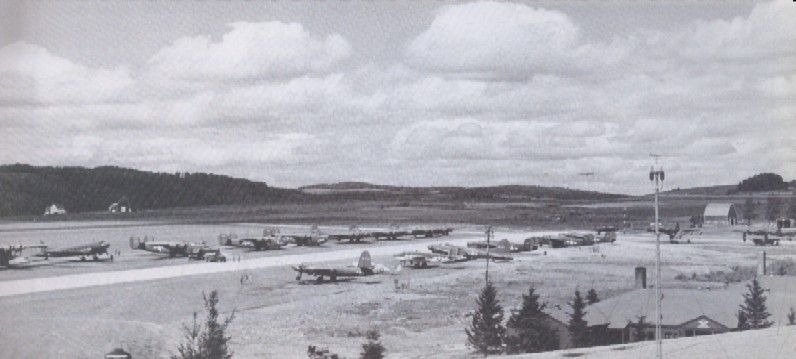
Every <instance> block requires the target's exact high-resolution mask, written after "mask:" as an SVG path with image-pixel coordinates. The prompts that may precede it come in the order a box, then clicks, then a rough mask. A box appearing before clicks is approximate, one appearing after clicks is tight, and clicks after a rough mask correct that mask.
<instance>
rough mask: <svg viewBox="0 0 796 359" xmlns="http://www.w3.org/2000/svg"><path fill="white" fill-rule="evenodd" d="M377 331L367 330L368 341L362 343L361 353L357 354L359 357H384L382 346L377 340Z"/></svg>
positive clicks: (375, 358) (361, 358)
mask: <svg viewBox="0 0 796 359" xmlns="http://www.w3.org/2000/svg"><path fill="white" fill-rule="evenodd" d="M379 337H380V335H379V331H378V330H369V331H368V334H367V338H368V342H367V343H365V344H362V353H361V354H360V355H359V358H360V359H382V358H384V352H385V349H384V346H383V345H381V342H380V341H379Z"/></svg>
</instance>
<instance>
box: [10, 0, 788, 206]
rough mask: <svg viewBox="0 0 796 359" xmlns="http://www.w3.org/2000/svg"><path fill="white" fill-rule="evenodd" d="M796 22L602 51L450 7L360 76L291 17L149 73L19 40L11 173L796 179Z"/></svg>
mask: <svg viewBox="0 0 796 359" xmlns="http://www.w3.org/2000/svg"><path fill="white" fill-rule="evenodd" d="M792 18H794V16H793V7H792V6H791V5H790V4H789V3H783V2H777V3H762V4H757V5H756V6H755V8H754V10H753V11H752V12H751V13H750V14H748V15H747V16H743V17H738V18H735V19H732V20H712V19H706V20H704V21H701V22H696V23H693V24H690V25H687V26H684V27H681V28H678V29H674V30H668V31H661V30H655V31H648V30H645V31H636V30H630V31H628V32H623V33H619V34H615V35H614V36H613V37H612V38H611V39H610V41H595V40H593V39H590V37H587V36H583V34H581V31H582V30H580V27H579V26H578V24H577V23H576V22H575V21H574V20H573V19H572V18H570V17H569V16H567V15H565V14H564V13H561V12H558V11H550V10H544V9H538V8H532V7H529V6H526V5H519V4H511V3H493V2H484V3H469V4H461V5H447V6H444V7H443V8H442V9H441V10H440V11H439V12H438V13H437V14H436V18H434V19H433V20H432V21H431V22H430V24H429V27H428V28H427V29H425V31H421V32H418V34H416V35H417V36H416V37H414V38H413V39H409V41H408V42H406V43H403V44H398V43H397V44H395V46H401V45H406V48H405V54H404V55H405V58H403V59H396V61H395V62H394V63H384V64H370V63H355V64H353V65H354V66H353V67H352V68H351V66H348V65H349V61H350V62H354V61H355V60H357V59H358V58H357V56H351V51H352V50H351V46H350V45H349V44H348V41H347V40H345V39H343V38H341V37H340V36H339V35H336V34H332V35H321V34H315V33H310V32H309V31H307V30H306V29H305V27H304V26H302V25H300V24H287V23H281V22H267V23H235V24H232V25H231V27H230V29H229V31H228V32H227V33H226V34H224V35H223V36H221V37H220V38H218V39H213V38H211V37H210V36H209V35H208V36H197V37H190V38H183V39H178V40H176V41H175V42H174V43H173V44H172V45H169V46H167V47H165V48H162V49H161V50H160V51H157V52H156V53H155V54H154V55H153V56H152V57H151V60H150V61H149V62H148V63H146V64H143V66H142V67H141V68H140V70H137V72H136V73H134V74H131V73H129V72H128V71H127V70H126V69H125V67H124V66H120V67H118V68H116V69H92V68H89V67H87V66H84V65H80V64H77V63H74V62H72V61H70V60H67V59H64V58H60V57H58V56H56V55H53V54H51V53H50V52H48V51H47V50H45V49H44V48H41V47H38V46H36V45H29V44H26V43H18V44H15V45H12V46H10V47H7V48H4V49H2V50H0V54H3V56H0V81H2V83H3V84H8V85H11V86H4V87H3V88H0V101H2V103H0V120H1V121H2V122H0V138H3V139H9V138H10V139H12V140H11V141H4V142H3V143H0V162H17V161H22V162H33V163H37V164H83V165H101V164H118V165H127V166H133V167H140V168H144V169H154V170H168V171H184V170H188V171H216V172H222V173H228V174H232V175H245V176H250V177H253V178H258V179H265V180H268V181H273V180H275V179H276V180H277V182H275V184H279V185H300V184H308V183H312V182H330V181H339V180H370V181H374V182H382V183H398V184H406V185H429V184H446V185H475V184H477V185H489V184H497V183H530V184H533V183H538V184H545V185H569V186H581V187H583V186H589V187H591V188H595V189H603V190H612V191H619V192H623V191H630V192H642V191H647V190H649V188H647V187H648V186H647V183H646V182H645V181H643V176H641V177H638V173H636V172H638V171H641V173H642V174H643V172H644V171H645V170H646V168H648V166H649V157H648V153H650V152H655V153H668V154H672V155H676V156H677V157H673V158H672V159H671V160H665V161H669V163H667V166H669V165H670V167H669V168H672V170H676V171H677V172H673V173H672V174H671V176H672V177H671V178H672V182H671V183H672V185H673V186H681V187H687V186H689V185H706V184H714V183H717V182H721V183H731V182H734V181H737V180H738V179H740V177H743V176H747V175H751V174H754V173H755V172H759V171H777V172H780V173H782V174H783V175H784V176H785V177H787V178H792V177H796V172H794V171H796V147H794V146H796V145H794V144H793V141H792V139H791V138H790V137H792V136H791V135H790V134H791V133H793V132H794V131H796V121H793V119H794V116H796V106H794V105H793V104H794V103H796V78H795V77H794V73H795V71H796V61H793V60H794V59H796V48H795V47H793V46H789V45H784V44H791V43H796V35H795V34H796V31H789V30H793V29H792V27H793V26H794V25H793V22H792V21H790V19H792ZM774 30H776V31H774ZM360 40H361V39H360ZM366 45H367V44H366V43H365V44H359V43H358V44H357V47H359V46H366ZM359 61H362V60H361V59H359ZM130 65H134V64H130ZM120 100H123V101H120ZM7 104H11V105H7ZM22 104H46V105H47V106H22ZM51 143H58V144H59V146H58V147H52V146H49V144H51ZM583 171H595V172H597V173H598V176H595V177H594V178H593V179H591V180H590V181H591V182H589V183H588V184H584V183H583V179H581V178H577V177H576V176H574V174H576V173H578V172H583ZM407 173H409V174H410V175H406V174H407ZM637 177H638V178H637ZM675 182H676V183H675Z"/></svg>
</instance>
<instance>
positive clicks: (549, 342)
mask: <svg viewBox="0 0 796 359" xmlns="http://www.w3.org/2000/svg"><path fill="white" fill-rule="evenodd" d="M545 306H546V305H545V304H540V303H539V295H537V294H536V293H535V292H534V288H533V286H531V287H530V288H529V289H528V295H523V296H522V307H520V310H519V311H517V312H516V313H514V314H512V315H511V317H510V318H509V321H508V323H507V324H506V327H507V328H508V331H509V332H510V333H511V334H510V335H509V336H507V337H506V351H507V352H508V353H509V354H516V353H539V352H545V351H550V350H556V349H558V334H557V333H556V331H555V329H553V328H551V327H550V326H549V325H548V324H547V322H546V320H547V314H545V313H544V308H545Z"/></svg>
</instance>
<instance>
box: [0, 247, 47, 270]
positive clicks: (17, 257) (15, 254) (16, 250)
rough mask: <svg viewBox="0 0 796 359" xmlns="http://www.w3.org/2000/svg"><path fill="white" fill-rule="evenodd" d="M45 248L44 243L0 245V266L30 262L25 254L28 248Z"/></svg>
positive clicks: (21, 264)
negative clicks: (34, 244)
mask: <svg viewBox="0 0 796 359" xmlns="http://www.w3.org/2000/svg"><path fill="white" fill-rule="evenodd" d="M45 248H47V246H45V245H36V246H23V245H18V246H14V245H11V246H5V247H0V267H7V268H12V267H19V266H23V265H26V264H29V263H30V260H29V258H28V257H26V256H25V252H26V251H27V250H28V249H40V250H44V249H45ZM34 255H35V254H34Z"/></svg>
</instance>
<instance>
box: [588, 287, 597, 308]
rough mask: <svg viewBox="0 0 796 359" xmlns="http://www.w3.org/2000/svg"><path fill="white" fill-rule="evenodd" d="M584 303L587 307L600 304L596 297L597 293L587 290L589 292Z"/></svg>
mask: <svg viewBox="0 0 796 359" xmlns="http://www.w3.org/2000/svg"><path fill="white" fill-rule="evenodd" d="M586 301H587V302H588V303H589V305H592V304H594V303H599V302H600V297H598V296H597V291H596V290H594V288H592V289H589V292H588V293H586Z"/></svg>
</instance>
